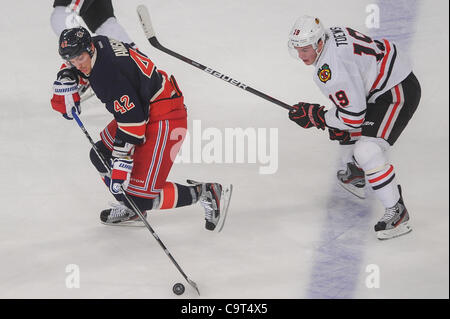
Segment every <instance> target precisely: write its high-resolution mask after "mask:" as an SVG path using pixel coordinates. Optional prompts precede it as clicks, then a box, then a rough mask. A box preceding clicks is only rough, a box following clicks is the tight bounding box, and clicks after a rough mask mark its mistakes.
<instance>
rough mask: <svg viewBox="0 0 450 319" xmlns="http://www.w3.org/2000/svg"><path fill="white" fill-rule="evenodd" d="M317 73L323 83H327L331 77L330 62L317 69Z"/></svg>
mask: <svg viewBox="0 0 450 319" xmlns="http://www.w3.org/2000/svg"><path fill="white" fill-rule="evenodd" d="M317 75H318V76H319V80H320V81H321V82H323V83H326V82H327V81H328V80H330V79H331V70H330V66H329V65H328V64H326V63H325V64H324V65H322V67H321V68H320V69H319V70H318V71H317Z"/></svg>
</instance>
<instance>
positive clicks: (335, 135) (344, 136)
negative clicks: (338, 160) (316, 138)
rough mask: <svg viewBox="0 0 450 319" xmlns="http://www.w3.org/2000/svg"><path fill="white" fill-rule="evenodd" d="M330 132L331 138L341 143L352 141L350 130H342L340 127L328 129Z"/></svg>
mask: <svg viewBox="0 0 450 319" xmlns="http://www.w3.org/2000/svg"><path fill="white" fill-rule="evenodd" d="M328 133H329V134H330V140H332V141H339V144H341V145H345V144H348V142H350V138H351V137H350V132H349V131H341V130H338V129H331V128H330V129H328Z"/></svg>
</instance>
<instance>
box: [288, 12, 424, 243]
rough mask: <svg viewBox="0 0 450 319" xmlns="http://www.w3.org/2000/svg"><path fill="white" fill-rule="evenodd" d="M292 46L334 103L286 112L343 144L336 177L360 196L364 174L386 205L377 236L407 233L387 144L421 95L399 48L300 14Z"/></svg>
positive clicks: (305, 105)
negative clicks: (340, 162)
mask: <svg viewBox="0 0 450 319" xmlns="http://www.w3.org/2000/svg"><path fill="white" fill-rule="evenodd" d="M288 48H289V52H290V53H291V55H292V56H293V57H295V58H296V59H300V60H302V61H303V62H304V63H305V64H306V65H313V66H314V67H315V72H314V75H313V77H314V82H315V83H316V84H317V86H318V87H319V89H320V90H321V91H322V93H323V94H324V95H325V96H327V97H328V98H329V99H330V100H331V103H332V106H331V108H329V109H328V110H326V109H325V107H324V106H321V105H319V104H312V103H305V102H300V103H298V104H296V105H294V109H293V110H292V111H290V112H289V118H290V119H291V120H292V121H294V122H296V123H297V124H298V125H300V126H302V127H304V128H311V127H316V128H318V129H322V130H324V129H325V128H328V131H329V137H330V139H331V140H337V141H339V143H340V144H341V145H342V148H344V149H345V151H343V152H342V153H343V161H344V163H345V164H346V166H347V169H346V170H340V171H338V172H337V178H338V182H339V184H340V185H341V186H343V187H344V188H345V189H347V190H348V191H350V192H351V193H353V194H354V195H356V196H358V197H360V198H365V192H364V187H365V185H366V181H368V182H369V185H370V187H371V188H372V189H373V190H374V193H375V195H376V197H377V198H378V199H379V200H380V201H381V203H382V204H383V206H384V207H385V213H384V215H383V217H382V218H381V219H380V220H379V221H378V223H377V224H376V225H375V227H374V228H375V232H376V234H377V237H378V238H379V239H389V238H393V237H397V236H400V235H404V234H407V233H409V232H410V231H411V230H412V228H411V226H410V225H409V213H408V211H407V209H406V207H405V204H404V202H403V197H402V193H401V188H400V185H398V184H397V182H396V179H395V170H394V166H393V165H392V164H391V163H390V162H389V160H388V158H387V155H386V151H387V150H388V149H389V148H390V147H392V146H393V145H394V143H395V142H396V140H397V139H398V137H399V136H400V134H401V133H402V131H403V129H404V128H405V127H406V125H407V124H408V121H409V120H410V119H411V117H412V115H413V113H414V112H415V110H416V108H417V106H418V104H419V101H420V95H421V90H420V85H419V82H418V80H417V79H416V77H415V76H414V74H413V73H412V69H411V66H410V64H409V62H408V59H407V57H406V56H404V54H403V52H401V51H400V50H398V48H397V46H396V45H395V44H394V43H392V42H390V41H388V40H386V39H379V40H378V39H372V38H370V37H368V36H366V35H364V34H362V33H360V32H358V31H356V30H354V29H352V28H349V27H331V28H329V29H325V28H324V27H323V25H322V23H321V22H320V20H319V19H318V18H315V17H310V16H302V17H300V18H298V19H297V21H296V22H295V24H294V26H293V28H292V30H291V32H290V35H289V41H288Z"/></svg>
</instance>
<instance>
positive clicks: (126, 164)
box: [109, 138, 135, 194]
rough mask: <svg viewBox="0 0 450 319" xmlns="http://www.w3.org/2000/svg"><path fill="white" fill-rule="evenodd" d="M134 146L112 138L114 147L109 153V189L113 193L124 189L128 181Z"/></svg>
mask: <svg viewBox="0 0 450 319" xmlns="http://www.w3.org/2000/svg"><path fill="white" fill-rule="evenodd" d="M134 148H135V146H134V145H133V144H131V143H127V142H125V141H121V140H119V139H117V138H116V139H115V140H114V148H113V151H112V153H111V155H112V159H111V169H112V171H111V181H110V183H109V189H110V191H111V193H113V194H120V193H122V190H126V189H127V187H128V184H129V183H130V176H131V171H132V170H133V159H132V156H133V153H134Z"/></svg>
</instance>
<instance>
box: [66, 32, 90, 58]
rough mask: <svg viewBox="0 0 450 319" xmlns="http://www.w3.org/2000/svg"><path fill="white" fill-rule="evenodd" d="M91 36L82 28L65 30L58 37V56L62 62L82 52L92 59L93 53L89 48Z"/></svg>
mask: <svg viewBox="0 0 450 319" xmlns="http://www.w3.org/2000/svg"><path fill="white" fill-rule="evenodd" d="M91 43H92V40H91V35H90V34H89V31H88V30H86V29H85V28H83V27H77V28H72V29H65V30H63V32H61V35H60V36H59V50H58V51H59V55H60V56H61V58H63V59H64V60H70V59H72V58H74V57H76V56H79V55H80V54H81V53H83V52H87V53H89V55H90V56H91V57H92V55H93V54H94V51H93V50H92V47H91Z"/></svg>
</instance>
